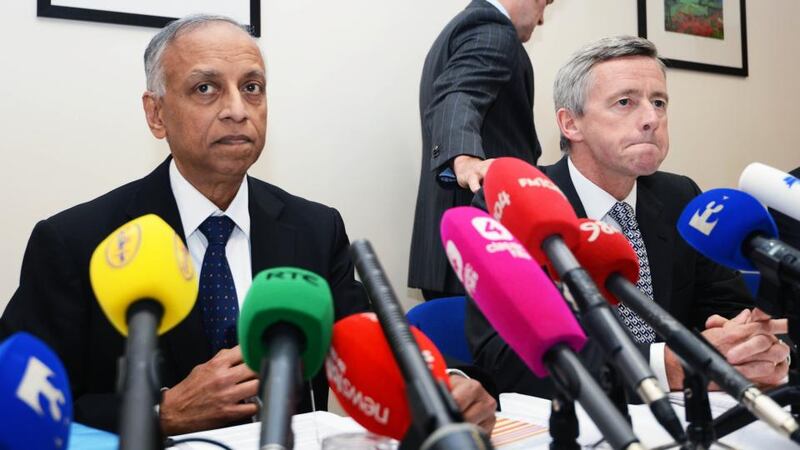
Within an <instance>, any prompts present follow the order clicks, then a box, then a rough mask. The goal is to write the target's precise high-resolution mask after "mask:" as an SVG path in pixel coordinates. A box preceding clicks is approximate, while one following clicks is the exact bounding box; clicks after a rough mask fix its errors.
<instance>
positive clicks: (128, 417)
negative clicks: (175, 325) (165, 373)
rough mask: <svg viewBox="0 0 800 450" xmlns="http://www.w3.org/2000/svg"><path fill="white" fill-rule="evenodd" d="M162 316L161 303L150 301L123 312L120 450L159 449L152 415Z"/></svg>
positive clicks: (156, 383)
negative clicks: (125, 321) (159, 329)
mask: <svg viewBox="0 0 800 450" xmlns="http://www.w3.org/2000/svg"><path fill="white" fill-rule="evenodd" d="M163 315H164V309H163V308H162V307H161V304H160V303H158V302H157V301H155V300H151V299H143V300H139V301H137V302H135V303H134V304H132V305H131V306H130V307H129V308H128V311H127V313H126V317H127V322H128V338H127V339H126V340H125V354H124V356H122V357H121V358H120V371H119V374H118V377H119V378H118V380H117V383H118V389H117V390H118V392H120V393H121V394H122V407H121V409H120V424H119V448H120V449H122V450H133V449H148V450H149V449H157V448H163V444H162V442H161V439H160V430H159V426H158V418H157V416H156V412H155V405H156V404H157V401H158V398H159V387H160V374H159V367H158V364H159V353H158V334H157V330H158V325H159V323H160V322H161V318H162V317H163Z"/></svg>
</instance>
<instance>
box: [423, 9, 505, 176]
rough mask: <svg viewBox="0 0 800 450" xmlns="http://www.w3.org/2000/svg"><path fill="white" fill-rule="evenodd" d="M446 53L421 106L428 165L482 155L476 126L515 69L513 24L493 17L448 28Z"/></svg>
mask: <svg viewBox="0 0 800 450" xmlns="http://www.w3.org/2000/svg"><path fill="white" fill-rule="evenodd" d="M453 36H454V37H453V38H452V39H451V41H450V48H449V51H450V58H449V59H448V62H447V64H446V66H445V68H444V70H443V71H442V73H441V75H440V76H439V77H438V78H437V79H436V80H434V83H433V92H434V94H433V101H432V102H431V104H430V106H429V107H428V108H427V109H426V110H425V111H424V112H423V123H424V124H425V126H429V127H430V130H431V136H432V140H431V145H432V146H433V147H434V148H438V149H439V151H438V152H432V154H431V170H433V171H438V170H440V169H441V167H442V166H443V165H445V164H447V163H449V161H450V160H451V159H453V158H455V157H456V156H458V155H462V154H466V155H472V156H476V157H479V158H485V155H484V152H483V146H482V143H481V127H482V124H483V118H484V116H485V115H486V112H487V110H488V109H489V108H490V107H491V105H492V103H494V101H495V99H496V98H497V95H498V92H499V91H500V89H501V88H502V87H503V86H504V85H505V84H506V83H508V81H509V80H510V79H511V75H512V73H513V71H514V70H516V64H517V63H516V58H514V55H515V51H516V46H518V45H519V39H518V38H517V36H516V34H515V32H514V28H513V27H510V26H506V25H503V24H500V23H499V22H481V23H473V24H465V25H464V28H463V29H462V30H460V31H458V32H456V33H454V34H453Z"/></svg>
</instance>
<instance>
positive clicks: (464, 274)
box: [441, 207, 586, 377]
mask: <svg viewBox="0 0 800 450" xmlns="http://www.w3.org/2000/svg"><path fill="white" fill-rule="evenodd" d="M441 236H442V244H443V245H444V247H445V252H446V253H447V258H448V259H449V260H450V264H451V266H452V267H453V270H454V271H455V273H456V275H457V276H458V278H459V280H461V282H462V283H463V284H464V287H465V289H466V290H467V292H468V293H469V294H470V296H471V297H472V298H473V300H475V304H477V305H478V308H479V309H480V310H481V312H482V313H483V315H484V316H485V317H486V320H488V321H489V323H490V324H491V325H492V327H493V328H494V329H495V330H497V334H499V335H500V337H502V338H503V340H505V341H506V342H507V343H508V345H509V346H510V347H511V349H512V350H514V352H515V353H516V354H517V355H519V357H520V359H522V361H523V362H525V364H526V365H527V366H528V367H529V368H530V369H531V371H532V372H533V373H534V374H536V376H539V377H544V376H547V374H548V371H547V367H546V366H545V364H544V361H543V359H544V355H545V354H546V353H547V351H548V350H550V348H552V347H553V346H554V345H556V344H559V343H565V344H567V345H569V346H570V347H571V348H572V349H574V350H576V351H578V350H580V349H581V348H582V347H583V344H584V343H585V342H586V335H584V333H583V330H582V329H581V327H580V326H579V325H578V322H577V320H575V316H573V314H572V311H570V309H569V307H568V306H567V303H566V302H565V301H564V298H563V297H562V296H561V294H560V293H559V292H558V290H557V289H556V287H555V286H554V285H553V283H552V281H550V279H549V278H547V275H545V274H544V272H543V271H542V269H541V267H539V265H538V264H537V263H536V262H535V261H534V260H533V258H532V257H531V256H530V255H529V254H528V252H527V251H525V248H524V247H523V246H522V244H521V243H520V242H519V241H517V240H516V239H514V236H512V235H511V232H509V231H508V230H507V229H506V228H505V227H504V226H503V225H501V224H500V223H499V222H497V221H496V220H494V219H492V218H491V217H489V215H488V214H486V213H485V212H483V211H481V210H479V209H477V208H472V207H460V208H451V209H448V210H447V211H445V213H444V215H443V216H442V223H441Z"/></svg>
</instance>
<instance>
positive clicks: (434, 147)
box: [433, 145, 439, 158]
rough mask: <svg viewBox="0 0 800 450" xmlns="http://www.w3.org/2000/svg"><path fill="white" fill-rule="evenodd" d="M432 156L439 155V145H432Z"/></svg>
mask: <svg viewBox="0 0 800 450" xmlns="http://www.w3.org/2000/svg"><path fill="white" fill-rule="evenodd" d="M433 157H434V158H438V157H439V146H438V145H434V146H433Z"/></svg>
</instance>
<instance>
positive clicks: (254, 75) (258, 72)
mask: <svg viewBox="0 0 800 450" xmlns="http://www.w3.org/2000/svg"><path fill="white" fill-rule="evenodd" d="M244 77H245V78H258V79H260V80H264V79H266V78H267V77H266V75H264V71H262V70H260V69H253V70H251V71H249V72H247V73H246V74H244Z"/></svg>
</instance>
